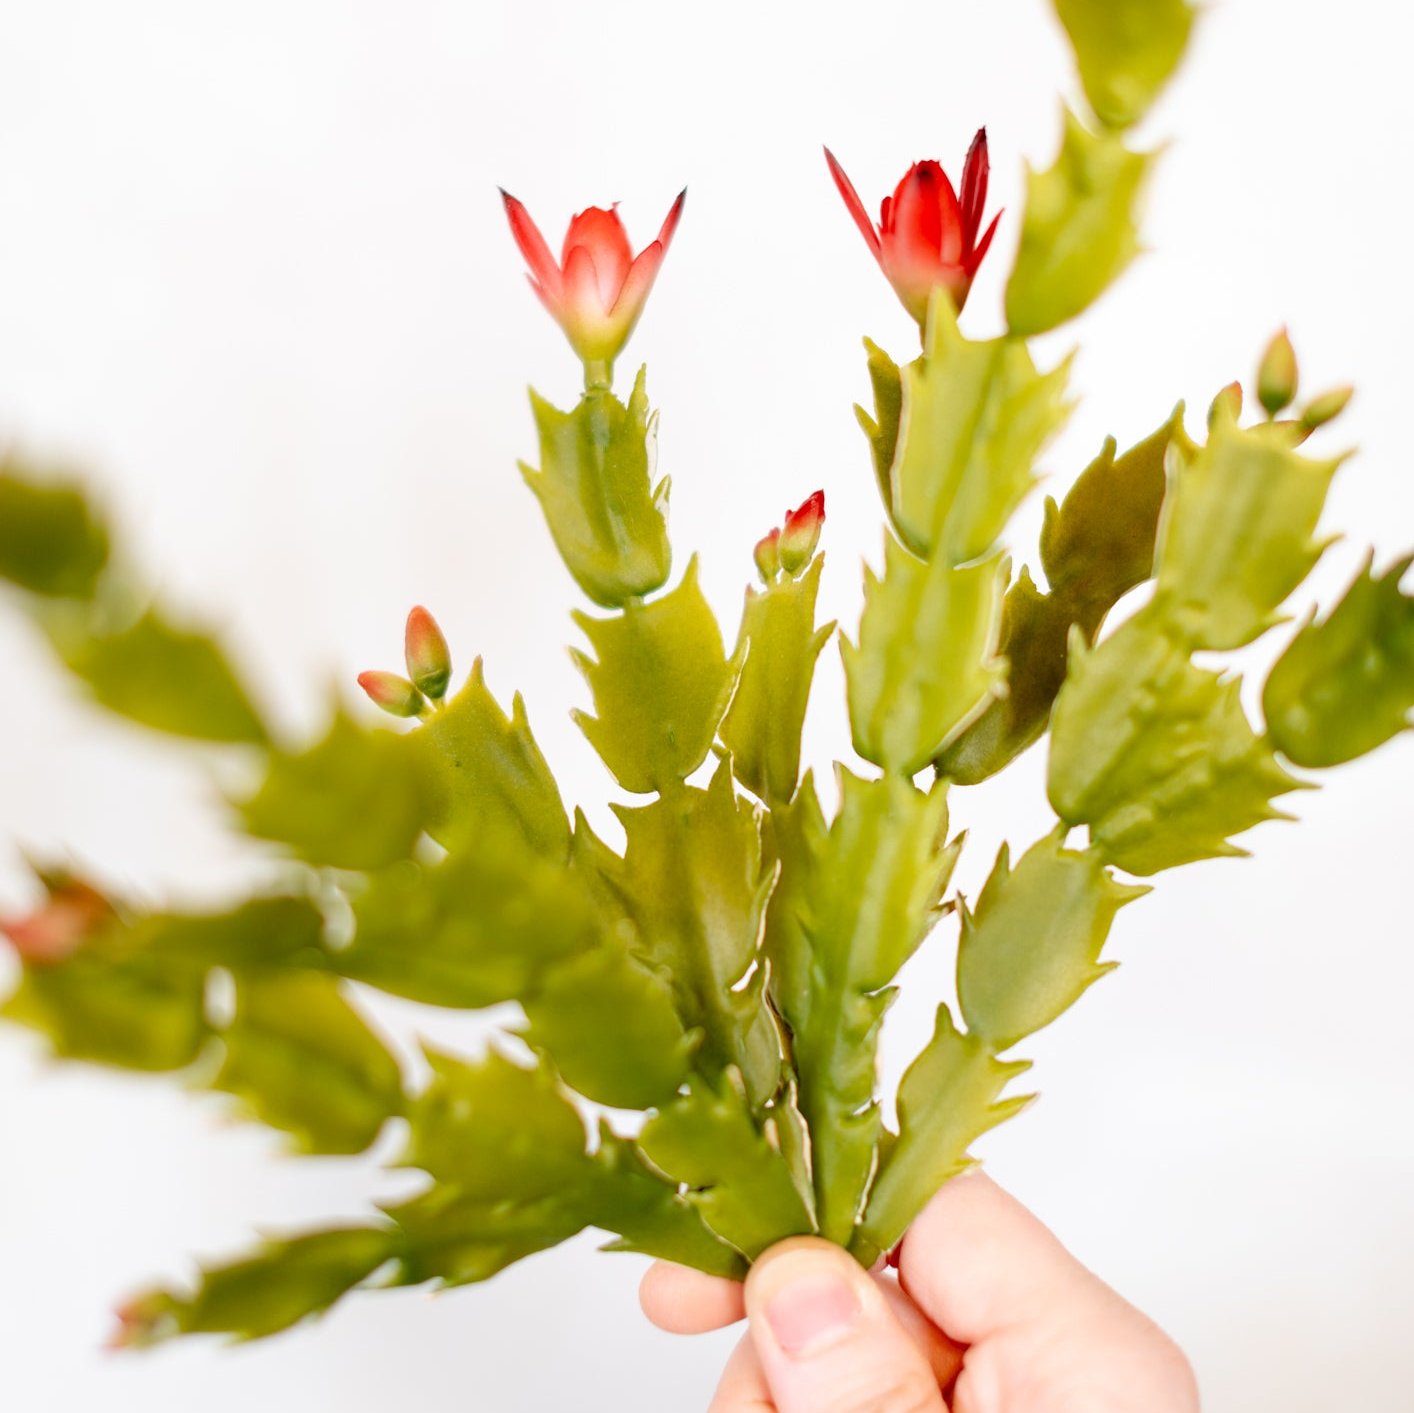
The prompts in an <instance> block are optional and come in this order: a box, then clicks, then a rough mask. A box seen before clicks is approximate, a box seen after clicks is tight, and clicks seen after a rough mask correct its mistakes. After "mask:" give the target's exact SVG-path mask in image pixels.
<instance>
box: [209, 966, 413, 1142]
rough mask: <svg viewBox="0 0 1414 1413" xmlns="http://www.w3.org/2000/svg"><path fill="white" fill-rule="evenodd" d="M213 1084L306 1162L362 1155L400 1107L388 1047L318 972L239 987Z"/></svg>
mask: <svg viewBox="0 0 1414 1413" xmlns="http://www.w3.org/2000/svg"><path fill="white" fill-rule="evenodd" d="M221 1038H222V1041H223V1043H224V1045H225V1057H224V1059H223V1061H222V1064H221V1068H220V1070H219V1072H218V1073H217V1075H216V1078H215V1079H214V1080H212V1085H213V1087H215V1088H216V1089H220V1090H223V1091H224V1092H226V1093H228V1094H233V1095H235V1096H236V1098H238V1099H239V1100H240V1101H241V1103H242V1105H243V1106H244V1107H245V1108H247V1109H248V1110H249V1111H250V1112H251V1114H252V1115H253V1116H254V1117H255V1118H257V1119H259V1120H260V1121H261V1122H262V1123H266V1124H269V1125H270V1126H271V1127H272V1128H278V1129H282V1130H283V1131H285V1132H286V1133H289V1134H290V1135H291V1136H292V1137H293V1139H294V1141H295V1144H296V1146H297V1147H298V1148H299V1149H300V1150H302V1151H303V1152H306V1153H361V1152H362V1151H363V1150H364V1149H365V1148H367V1147H368V1146H369V1145H370V1144H371V1143H372V1142H373V1141H374V1139H376V1138H377V1137H378V1134H379V1132H380V1131H381V1130H382V1127H383V1123H384V1121H385V1120H386V1119H388V1118H390V1117H392V1116H393V1115H394V1114H397V1113H400V1112H401V1110H402V1107H403V1097H402V1074H401V1071H400V1070H399V1068H398V1063H397V1061H396V1060H395V1059H394V1058H393V1056H392V1055H391V1054H390V1053H389V1052H388V1049H387V1047H386V1046H385V1045H384V1044H383V1042H382V1041H381V1040H380V1039H378V1037H377V1036H376V1035H375V1034H374V1033H373V1031H372V1030H371V1029H370V1028H369V1027H368V1024H367V1023H366V1022H365V1021H364V1020H363V1018H362V1017H361V1016H360V1015H359V1013H358V1012H357V1011H356V1010H354V1008H353V1007H352V1006H351V1005H350V1004H349V1003H348V1001H346V1000H345V999H344V997H343V996H342V995H341V994H340V992H339V983H338V981H337V980H336V979H335V978H334V977H332V976H327V975H323V974H321V973H319V972H298V971H285V972H279V971H275V972H272V971H260V972H250V973H246V974H244V975H239V976H237V978H236V1008H235V1016H234V1018H233V1019H232V1021H231V1023H230V1025H229V1026H227V1027H226V1028H225V1029H224V1030H223V1031H222V1033H221Z"/></svg>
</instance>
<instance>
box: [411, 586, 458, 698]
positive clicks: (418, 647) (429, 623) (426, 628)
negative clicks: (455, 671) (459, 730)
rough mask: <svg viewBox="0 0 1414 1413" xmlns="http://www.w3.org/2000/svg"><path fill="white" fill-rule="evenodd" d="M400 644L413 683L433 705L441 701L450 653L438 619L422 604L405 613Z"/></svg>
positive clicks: (448, 678)
mask: <svg viewBox="0 0 1414 1413" xmlns="http://www.w3.org/2000/svg"><path fill="white" fill-rule="evenodd" d="M403 644H404V657H405V659H406V661H407V666H408V676H409V677H411V678H412V680H413V684H414V685H415V686H416V687H417V688H418V690H419V691H421V692H422V693H423V694H424V695H425V696H428V697H431V698H432V700H433V701H434V702H439V701H441V700H442V698H443V697H444V696H445V695H446V692H447V683H449V682H450V681H451V680H452V654H451V651H450V649H449V648H448V647H447V640H446V638H445V637H443V636H442V630H441V629H440V628H439V627H438V626H437V620H436V619H435V618H433V616H432V615H431V614H430V613H428V611H427V610H426V609H425V608H423V607H422V606H421V605H419V606H418V607H417V608H415V609H413V611H412V612H411V613H410V614H408V623H407V632H406V633H405V634H404V637H403Z"/></svg>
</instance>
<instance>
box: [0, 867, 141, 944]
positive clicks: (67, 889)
mask: <svg viewBox="0 0 1414 1413" xmlns="http://www.w3.org/2000/svg"><path fill="white" fill-rule="evenodd" d="M43 881H44V886H45V888H46V890H47V892H48V894H49V896H48V897H47V898H46V899H45V900H44V902H43V903H41V904H40V906H39V907H37V908H36V909H35V910H34V911H33V912H32V913H29V914H28V915H26V916H25V917H17V918H4V919H0V935H3V936H4V937H6V938H8V939H9V942H10V945H11V946H12V947H14V949H15V951H17V952H18V953H19V954H20V956H21V958H22V959H23V960H24V961H26V962H29V963H30V964H32V965H35V966H53V965H55V964H56V963H58V962H62V961H64V960H65V959H66V958H68V957H71V956H72V955H73V954H74V953H75V952H77V951H78V950H79V948H80V947H82V946H83V944H84V943H85V942H86V941H87V940H88V939H89V938H90V937H91V936H93V934H94V933H96V932H98V931H99V930H100V929H102V928H103V927H104V926H105V925H106V924H107V923H108V922H109V921H111V920H112V919H113V917H114V916H115V914H114V911H113V905H112V903H110V902H109V901H108V899H107V898H106V897H104V896H103V894H102V893H100V892H99V891H98V890H97V889H96V888H93V887H91V886H90V885H89V884H87V883H83V882H80V880H78V879H76V878H69V877H66V876H56V877H52V878H50V877H45V878H44V880H43Z"/></svg>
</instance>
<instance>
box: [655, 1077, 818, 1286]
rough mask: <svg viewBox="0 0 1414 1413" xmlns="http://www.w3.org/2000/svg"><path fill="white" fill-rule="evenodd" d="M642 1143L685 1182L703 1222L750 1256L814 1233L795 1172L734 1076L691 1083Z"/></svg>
mask: <svg viewBox="0 0 1414 1413" xmlns="http://www.w3.org/2000/svg"><path fill="white" fill-rule="evenodd" d="M638 1141H639V1146H640V1147H641V1148H642V1149H643V1151H644V1153H646V1154H647V1156H648V1158H649V1160H650V1161H651V1162H652V1163H654V1164H656V1165H657V1166H658V1167H659V1168H661V1169H662V1170H663V1171H664V1172H665V1173H667V1174H668V1176H669V1177H671V1178H674V1179H676V1180H677V1181H678V1182H681V1183H685V1184H686V1185H687V1187H688V1189H689V1191H688V1194H687V1197H688V1201H689V1202H691V1203H692V1204H693V1205H694V1206H695V1207H696V1208H697V1210H698V1211H699V1212H700V1213H701V1214H702V1219H703V1221H705V1222H706V1223H707V1225H708V1226H709V1227H711V1229H712V1230H713V1231H714V1232H716V1233H717V1235H718V1236H720V1237H721V1238H722V1239H723V1240H724V1241H729V1242H730V1243H731V1244H732V1245H733V1246H734V1247H736V1248H737V1250H738V1251H740V1252H741V1253H742V1254H743V1255H744V1256H746V1257H747V1258H748V1259H753V1258H755V1257H756V1256H759V1255H760V1254H761V1252H763V1251H764V1250H765V1249H766V1248H767V1247H768V1246H770V1245H772V1244H773V1243H774V1242H777V1241H780V1240H781V1239H782V1238H783V1237H786V1236H793V1235H799V1234H805V1233H808V1232H810V1231H812V1230H813V1223H812V1222H811V1220H810V1212H809V1209H808V1208H807V1207H806V1205H805V1202H804V1201H803V1200H802V1198H801V1195H800V1193H799V1192H798V1191H797V1190H796V1186H795V1182H794V1180H793V1179H792V1177H791V1170H790V1167H789V1166H788V1164H787V1163H786V1160H785V1158H784V1157H783V1156H782V1155H781V1152H780V1150H779V1149H777V1148H774V1147H773V1146H772V1145H771V1143H770V1142H769V1141H768V1139H767V1138H766V1136H765V1135H764V1134H763V1133H762V1131H761V1129H760V1128H759V1127H758V1126H757V1123H756V1121H755V1120H754V1119H753V1118H752V1116H751V1110H750V1107H749V1106H748V1104H747V1101H746V1095H745V1093H744V1092H742V1091H741V1089H740V1088H739V1087H737V1086H736V1085H733V1084H732V1082H731V1079H730V1077H729V1076H728V1077H723V1079H721V1080H719V1081H717V1082H716V1083H715V1084H709V1083H708V1081H706V1080H704V1079H701V1078H697V1079H694V1080H692V1082H691V1083H690V1084H689V1086H688V1089H687V1092H686V1093H685V1094H683V1095H682V1096H681V1097H680V1098H678V1099H676V1100H674V1101H673V1102H672V1103H670V1104H668V1105H666V1106H665V1107H664V1108H663V1109H662V1110H661V1111H660V1112H659V1113H657V1114H656V1115H654V1116H653V1117H652V1118H650V1119H649V1120H648V1122H647V1124H646V1125H645V1126H644V1129H643V1132H642V1134H640V1136H639V1140H638Z"/></svg>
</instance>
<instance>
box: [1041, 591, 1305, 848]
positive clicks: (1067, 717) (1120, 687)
mask: <svg viewBox="0 0 1414 1413" xmlns="http://www.w3.org/2000/svg"><path fill="white" fill-rule="evenodd" d="M1239 686H1240V684H1239V682H1238V680H1237V679H1236V678H1233V677H1223V676H1221V675H1220V674H1218V673H1215V672H1209V671H1206V670H1204V669H1202V668H1199V667H1195V666H1194V665H1193V663H1192V662H1191V661H1190V660H1189V656H1188V649H1187V648H1186V647H1185V646H1184V645H1183V644H1182V643H1180V642H1179V641H1177V640H1176V639H1175V638H1174V637H1173V636H1171V635H1170V634H1169V633H1168V632H1166V631H1165V627H1164V625H1163V623H1162V622H1160V621H1156V619H1155V616H1154V615H1152V614H1149V613H1145V614H1142V615H1140V616H1138V617H1136V618H1134V619H1131V620H1130V622H1128V623H1126V624H1125V625H1124V627H1122V628H1121V629H1120V630H1119V631H1118V632H1116V633H1114V634H1113V635H1112V636H1111V637H1109V638H1107V639H1106V640H1105V641H1104V642H1102V643H1101V644H1100V645H1099V647H1097V648H1095V649H1093V650H1087V649H1085V648H1084V645H1083V644H1080V643H1072V645H1071V660H1070V669H1069V673H1068V675H1067V679H1066V684H1065V686H1064V688H1063V689H1062V690H1061V694H1060V696H1059V697H1058V698H1057V700H1056V707H1055V715H1054V716H1053V718H1052V721H1051V759H1050V775H1049V781H1048V790H1049V794H1050V799H1051V804H1052V805H1053V806H1054V808H1055V811H1056V813H1057V814H1058V815H1059V816H1060V817H1061V818H1062V819H1063V820H1065V821H1066V822H1067V823H1068V824H1086V825H1089V827H1090V837H1091V839H1092V840H1093V841H1094V843H1095V846H1096V847H1097V849H1098V850H1099V851H1100V853H1101V854H1102V856H1103V857H1104V858H1106V859H1107V860H1108V861H1110V862H1112V863H1114V864H1117V865H1118V866H1119V867H1120V868H1123V869H1126V870H1128V871H1129V872H1130V873H1137V874H1141V875H1147V874H1152V873H1157V872H1159V871H1160V870H1161V869H1165V868H1173V867H1174V866H1175V865H1177V864H1182V863H1191V862H1193V861H1194V860H1197V859H1206V858H1219V857H1222V856H1224V855H1231V854H1239V855H1240V854H1241V853H1243V852H1244V851H1243V850H1242V849H1240V848H1238V847H1237V846H1236V845H1234V844H1232V843H1231V842H1229V838H1230V836H1231V835H1234V834H1240V833H1242V832H1243V831H1244V830H1246V829H1250V828H1251V827H1252V826H1253V825H1255V824H1260V823H1261V822H1262V821H1263V820H1266V819H1276V818H1281V817H1282V816H1281V814H1280V812H1279V811H1278V810H1276V809H1274V808H1273V806H1272V804H1271V801H1272V799H1273V797H1275V796H1277V795H1282V794H1285V793H1286V792H1287V791H1289V790H1294V789H1296V788H1298V786H1299V784H1300V782H1299V781H1297V780H1296V779H1295V777H1293V776H1292V775H1290V774H1288V773H1287V771H1286V770H1284V769H1283V768H1282V766H1281V764H1280V763H1279V762H1278V761H1277V759H1276V756H1275V755H1274V754H1273V752H1272V749H1271V747H1270V745H1268V744H1267V742H1266V741H1264V740H1263V739H1262V738H1261V737H1259V736H1258V735H1256V733H1255V732H1254V731H1253V730H1252V727H1251V725H1250V724H1249V723H1248V720H1247V717H1246V714H1245V713H1244V711H1243V709H1242V703H1241V701H1240V699H1239V695H1238V691H1239Z"/></svg>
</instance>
